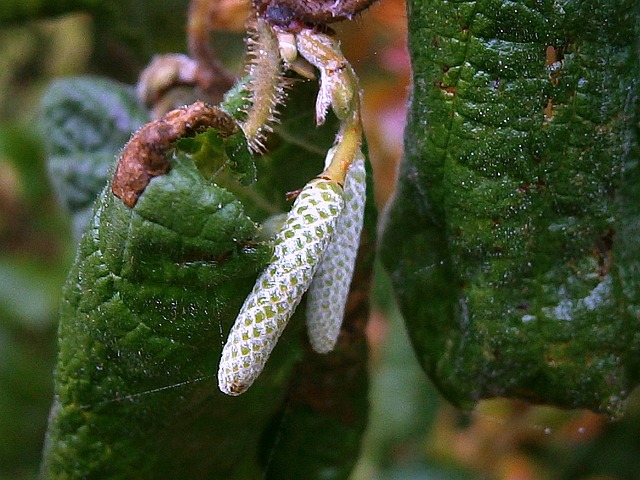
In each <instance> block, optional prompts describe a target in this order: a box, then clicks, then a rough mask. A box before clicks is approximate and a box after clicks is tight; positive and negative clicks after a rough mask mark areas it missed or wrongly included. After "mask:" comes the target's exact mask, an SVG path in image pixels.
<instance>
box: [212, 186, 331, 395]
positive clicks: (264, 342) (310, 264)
mask: <svg viewBox="0 0 640 480" xmlns="http://www.w3.org/2000/svg"><path fill="white" fill-rule="evenodd" d="M343 205H344V200H343V190H342V187H341V186H340V185H339V184H338V183H337V182H335V181H333V180H328V179H325V178H316V179H314V180H312V181H310V182H309V183H308V184H307V185H305V187H304V188H303V189H302V191H301V192H300V194H299V195H298V198H297V199H296V201H295V203H294V204H293V207H292V208H291V211H290V212H289V214H288V215H287V219H286V221H285V224H284V226H283V228H282V229H281V230H280V231H279V232H278V235H277V236H276V239H275V242H274V248H275V250H274V254H273V261H272V263H271V264H270V265H269V266H268V267H267V268H266V269H265V270H264V271H263V272H262V274H261V275H260V277H258V280H257V281H256V283H255V285H254V287H253V290H252V291H251V293H250V294H249V296H248V297H247V299H246V300H245V302H244V304H243V305H242V308H241V310H240V313H239V314H238V317H237V318H236V321H235V323H234V325H233V327H232V328H231V331H230V332H229V337H228V339H227V343H226V344H225V345H224V348H223V350H222V358H221V360H220V367H219V369H218V386H219V387H220V390H221V391H222V392H223V393H226V394H227V395H240V394H241V393H243V392H244V391H246V390H247V389H248V388H249V387H250V386H251V384H252V383H253V382H254V380H255V379H256V378H257V377H258V375H260V373H261V372H262V369H263V368H264V365H265V363H266V362H267V359H268V358H269V355H270V354H271V351H272V350H273V348H274V347H275V345H276V342H277V341H278V338H280V335H281V334H282V332H283V330H284V328H285V326H286V325H287V322H288V321H289V319H290V318H291V315H293V312H294V311H295V309H296V307H297V306H298V304H299V303H300V300H301V298H302V295H303V294H304V292H305V291H306V290H307V289H308V288H309V284H310V283H311V280H312V278H313V275H314V273H315V271H316V269H317V267H318V263H319V262H320V259H321V258H322V255H323V253H324V251H325V250H326V248H327V245H328V243H329V241H330V240H331V238H332V236H333V234H334V231H335V228H336V223H337V219H338V217H339V216H340V213H341V212H342V210H343Z"/></svg>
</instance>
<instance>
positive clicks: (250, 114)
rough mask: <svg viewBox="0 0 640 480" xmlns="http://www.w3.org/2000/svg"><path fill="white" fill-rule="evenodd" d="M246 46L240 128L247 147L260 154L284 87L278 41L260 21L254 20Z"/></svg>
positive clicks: (270, 129) (282, 65)
mask: <svg viewBox="0 0 640 480" xmlns="http://www.w3.org/2000/svg"><path fill="white" fill-rule="evenodd" d="M247 47H248V56H249V65H248V72H247V74H248V77H249V84H248V89H249V92H250V101H251V106H250V107H249V108H248V109H247V112H246V114H247V116H246V120H245V121H244V122H243V123H241V125H240V126H241V127H242V130H243V131H244V134H245V136H246V138H247V143H248V145H249V148H250V149H251V150H252V151H254V152H260V151H263V150H264V147H265V145H264V142H265V137H266V135H267V134H268V133H270V132H271V131H273V124H274V123H275V122H277V109H278V106H279V105H280V104H281V103H282V102H283V101H284V98H285V96H286V88H287V86H288V84H287V80H286V79H285V78H284V64H283V61H282V58H281V57H280V50H279V44H278V39H277V37H276V35H275V34H274V32H273V30H272V29H271V27H270V26H269V25H268V24H267V23H266V22H265V21H264V20H261V19H259V18H258V19H256V20H255V22H254V28H253V30H252V34H251V35H250V36H249V37H248V38H247Z"/></svg>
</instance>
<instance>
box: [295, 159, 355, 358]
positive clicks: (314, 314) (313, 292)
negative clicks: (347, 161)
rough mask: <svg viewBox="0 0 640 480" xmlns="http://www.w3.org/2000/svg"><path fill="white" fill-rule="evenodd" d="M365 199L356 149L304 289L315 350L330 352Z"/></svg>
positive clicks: (337, 330) (342, 309)
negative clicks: (330, 230)
mask: <svg viewBox="0 0 640 480" xmlns="http://www.w3.org/2000/svg"><path fill="white" fill-rule="evenodd" d="M365 200H366V170H365V160H364V155H363V154H362V152H358V154H357V156H356V158H355V160H354V162H353V163H352V164H351V167H350V168H349V170H348V172H347V178H346V182H345V186H344V202H345V204H344V210H343V211H342V214H341V215H340V218H339V219H338V223H337V225H336V233H335V234H334V236H333V238H332V239H331V242H329V245H328V246H327V250H326V251H325V254H324V256H323V257H322V260H321V262H320V265H319V266H318V270H317V271H316V274H315V275H314V277H313V281H312V282H311V286H310V287H309V291H308V292H307V331H308V334H309V341H310V343H311V346H312V347H313V349H314V350H315V351H316V352H318V353H328V352H330V351H331V350H333V348H334V347H335V345H336V342H337V340H338V334H339V333H340V326H341V325H342V320H343V318H344V313H345V307H346V304H347V297H348V296H349V286H350V285H351V279H352V277H353V270H354V267H355V263H356V255H357V253H358V245H359V243H360V234H361V233H362V224H363V220H364V207H365Z"/></svg>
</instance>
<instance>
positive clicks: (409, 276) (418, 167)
mask: <svg viewBox="0 0 640 480" xmlns="http://www.w3.org/2000/svg"><path fill="white" fill-rule="evenodd" d="M409 14H410V25H409V26H410V32H411V34H410V44H411V52H412V58H413V71H414V88H415V90H414V94H413V104H412V108H411V114H410V119H409V125H408V136H407V138H408V141H407V152H406V159H405V161H404V162H403V165H402V168H401V175H400V184H399V189H398V193H397V196H396V199H395V201H394V204H393V206H392V208H391V211H390V214H389V223H388V225H387V227H386V231H385V238H384V243H383V249H382V255H383V261H384V263H385V265H386V267H387V268H388V269H389V271H390V273H391V277H392V279H393V282H394V286H395V289H396V292H397V294H398V298H399V301H400V304H401V308H402V311H403V314H404V316H405V318H406V321H407V324H408V328H409V331H410V335H411V337H412V341H413V344H414V347H415V348H416V350H417V352H418V356H419V359H420V361H421V363H422V365H423V366H424V368H425V370H426V371H427V373H428V374H429V376H430V377H431V378H432V379H433V381H434V382H435V383H436V385H437V386H438V387H439V388H440V390H441V391H442V392H443V393H444V394H445V396H446V397H447V398H448V399H449V400H451V401H452V402H453V403H455V404H457V405H460V406H464V407H469V406H471V405H472V404H473V402H475V401H477V400H478V399H481V398H486V397H494V396H509V397H520V398H527V399H531V400H534V401H538V402H544V403H553V404H556V405H559V406H563V407H587V408H591V409H594V410H599V411H607V412H610V413H612V414H618V413H620V409H621V408H622V399H623V398H624V397H626V395H628V393H629V392H630V390H631V389H632V388H633V387H634V386H635V385H636V384H637V383H638V380H639V377H640V368H639V361H638V359H639V358H640V356H639V353H640V352H639V350H640V341H639V339H640V328H639V326H638V321H637V319H638V315H639V307H638V302H639V300H640V289H639V287H638V281H639V278H640V277H639V276H638V275H637V272H638V271H639V269H640V255H639V249H640V247H639V245H638V238H640V237H638V235H636V233H637V228H638V227H637V225H638V218H637V211H638V209H637V206H638V204H639V191H638V182H637V178H636V177H637V170H638V154H637V145H636V144H634V143H633V142H637V138H636V137H632V132H631V127H632V126H633V124H634V122H632V121H630V115H632V114H634V115H635V114H636V113H634V112H632V111H631V110H632V108H631V105H633V104H635V103H634V102H636V98H637V95H638V85H637V79H638V60H637V57H636V52H635V39H636V38H637V35H638V16H637V15H638V4H637V2H634V1H632V0H614V1H609V0H607V1H604V0H603V1H600V0H593V1H588V2H585V1H579V0H576V1H567V2H562V4H559V3H557V2H554V1H551V0H544V1H540V2H529V1H517V2H506V1H501V0H490V1H487V2H476V3H468V2H458V1H454V2H449V1H438V0H436V1H431V0H429V1H424V0H413V1H412V2H410V3H409ZM634 108H635V107H634ZM631 138H633V142H631V140H630V139H631ZM630 146H632V147H633V148H632V149H631V150H630V149H629V147H630ZM407 219H411V221H407Z"/></svg>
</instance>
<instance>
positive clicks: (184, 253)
mask: <svg viewBox="0 0 640 480" xmlns="http://www.w3.org/2000/svg"><path fill="white" fill-rule="evenodd" d="M296 90H297V91H298V93H299V94H300V95H295V96H294V97H293V98H292V99H291V101H290V102H291V104H290V108H289V109H288V110H287V111H286V112H283V119H285V121H284V122H283V124H282V125H281V126H280V127H278V133H279V134H280V135H276V136H274V138H273V140H272V142H271V143H272V144H271V145H270V150H269V151H270V154H269V155H268V156H264V157H260V158H258V159H256V163H257V169H258V175H257V178H258V180H257V182H256V183H255V185H253V186H252V187H251V188H248V187H246V186H243V185H242V184H241V182H238V181H236V182H228V183H225V184H224V187H223V186H222V185H221V184H220V183H219V181H220V180H221V178H220V176H216V175H213V176H211V177H209V176H203V175H202V171H203V170H202V167H203V166H204V167H205V169H206V167H207V163H208V164H209V167H210V166H211V165H218V164H221V163H220V162H222V164H224V158H225V157H228V159H229V160H230V165H231V166H232V170H233V168H236V167H233V166H234V165H239V166H241V167H237V170H236V172H237V175H236V176H237V177H240V179H242V177H243V173H242V169H245V170H250V168H249V167H247V162H248V160H247V159H246V158H242V157H241V156H238V155H237V154H238V152H237V151H236V150H237V149H238V148H240V146H239V145H233V144H232V142H233V141H234V140H228V141H227V142H222V146H223V147H224V148H219V147H220V143H219V142H218V141H217V140H215V138H214V137H213V136H212V135H211V134H205V135H204V136H202V137H199V138H197V139H196V140H195V141H189V142H186V143H185V142H179V143H181V146H182V147H183V148H185V149H186V150H188V151H189V152H191V153H192V155H193V156H194V157H199V156H200V157H201V158H200V164H199V165H196V164H197V163H198V162H194V159H193V158H192V157H191V156H189V155H188V154H187V153H185V152H184V151H181V150H180V149H178V150H176V151H175V152H174V153H173V154H172V157H171V158H170V161H171V170H170V171H169V173H168V174H165V175H161V176H158V177H155V178H154V179H153V180H152V181H151V182H150V183H149V185H148V186H147V188H146V189H145V191H144V192H143V193H142V195H141V196H140V198H139V199H138V202H137V203H136V205H135V207H134V208H132V209H129V208H128V207H126V206H125V205H124V204H123V203H122V202H121V201H120V200H119V199H117V198H115V197H114V196H113V195H112V193H111V189H110V186H109V185H107V186H106V188H105V189H104V190H103V191H102V193H101V194H100V196H99V198H98V201H97V203H96V206H95V210H94V216H93V219H92V221H91V224H90V226H89V228H88V230H87V232H86V233H85V235H84V237H83V239H82V241H81V244H80V246H79V249H78V252H77V256H76V260H75V262H74V265H73V267H72V269H71V271H70V273H69V277H68V280H67V283H66V286H65V289H64V295H63V301H62V308H61V321H60V330H59V345H60V353H59V359H58V365H57V369H56V377H55V379H56V382H55V383H56V397H55V404H54V409H53V411H52V419H51V422H50V426H49V431H48V436H47V445H46V449H45V456H44V459H45V460H44V464H43V472H44V475H45V476H46V477H47V478H52V479H57V478H130V476H131V472H132V471H133V472H136V473H135V475H136V478H141V479H145V478H190V479H199V478H203V479H204V478H229V479H251V478H261V477H264V476H267V477H270V478H286V477H284V476H283V475H286V473H283V472H286V471H289V469H290V468H291V465H290V463H291V459H292V458H295V462H296V468H297V469H299V471H305V472H308V474H309V475H308V476H305V478H310V479H313V478H335V479H342V478H347V477H348V474H349V472H350V470H351V468H352V467H353V464H354V462H355V460H356V453H357V451H358V449H359V445H360V438H361V435H362V433H363V431H364V427H365V424H366V411H367V375H366V348H365V344H364V319H365V318H366V313H367V305H366V299H367V296H366V291H367V281H368V278H369V275H370V269H371V261H372V251H373V249H372V245H373V238H372V237H369V241H368V242H367V243H366V244H365V248H363V255H364V256H363V259H364V261H363V262H362V263H361V265H360V267H359V268H360V270H359V272H360V273H359V276H360V280H359V281H357V282H354V285H356V287H355V288H357V289H358V293H357V295H356V297H357V298H358V299H359V301H358V302H357V304H356V305H357V308H354V309H353V311H352V312H351V314H350V318H351V320H347V325H348V326H349V327H348V332H349V335H347V337H346V340H345V341H343V342H342V343H341V344H340V345H339V347H338V349H337V350H336V351H335V352H334V353H332V354H329V355H326V356H323V355H318V354H315V353H313V352H311V350H310V348H309V347H308V345H307V342H306V338H305V335H306V333H305V332H304V306H301V307H299V308H298V312H297V313H296V315H295V316H294V318H293V319H292V320H291V322H290V325H289V327H288V328H287V330H286V331H285V334H284V336H283V337H282V338H281V339H280V341H279V343H278V345H277V347H276V348H275V350H274V352H273V354H272V356H271V358H270V359H269V362H268V363H267V366H266V369H265V371H264V372H263V374H262V375H261V376H260V378H259V379H258V380H257V381H256V383H255V384H254V386H253V387H252V388H251V389H250V390H249V391H248V392H247V393H245V394H244V395H242V396H241V397H228V396H225V395H223V394H222V393H221V392H220V391H219V390H218V387H217V379H216V372H217V367H218V362H219V359H220V353H221V347H222V344H223V342H224V341H225V339H226V335H227V333H228V332H229V330H230V328H231V325H232V323H233V322H234V319H235V316H236V314H237V312H238V311H239V309H240V306H241V304H242V302H243V301H244V298H245V297H246V295H247V294H248V293H249V291H250V290H251V287H252V286H253V283H254V281H255V279H256V277H257V275H258V273H259V272H260V271H261V270H262V269H263V268H264V266H265V265H266V264H267V262H268V261H269V260H270V256H271V248H270V245H269V244H268V243H264V242H263V241H262V240H261V239H260V238H261V237H260V234H261V232H260V228H259V226H258V225H257V224H256V223H254V221H255V220H260V221H262V220H268V219H269V217H270V216H271V215H274V214H279V213H281V212H282V211H285V210H286V209H287V208H288V204H287V201H286V196H285V193H286V192H287V191H290V190H295V189H297V188H300V187H301V186H302V185H304V183H306V182H307V181H308V180H309V179H311V178H312V177H314V176H315V175H317V174H318V173H319V172H320V171H321V170H322V165H323V159H324V154H325V152H326V150H327V149H328V148H329V147H330V145H331V141H332V137H333V135H334V132H335V131H336V128H335V123H334V122H330V124H329V125H328V126H327V127H325V128H321V129H315V128H314V127H313V124H312V122H313V114H312V108H313V103H314V102H313V97H314V92H313V91H312V90H311V89H310V88H309V86H306V87H305V86H302V88H299V89H296ZM289 139H295V141H296V144H292V143H291V142H290V141H289ZM205 154H206V155H205ZM207 155H212V156H213V157H212V158H210V159H209V161H208V162H207V160H206V156H207ZM251 163H253V159H251ZM369 215H370V219H371V215H372V213H371V212H370V214H369ZM369 225H370V226H371V223H370V224H369ZM300 371H302V373H300ZM296 372H298V373H296ZM327 438H333V439H334V442H333V444H330V443H328V442H327V441H326V439H327ZM300 442H301V443H300ZM301 445H302V446H304V445H306V446H309V447H311V446H313V445H317V446H318V448H317V449H316V448H310V449H305V448H302V449H301ZM322 452H325V453H326V454H323V453H322ZM283 459H286V462H283Z"/></svg>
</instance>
